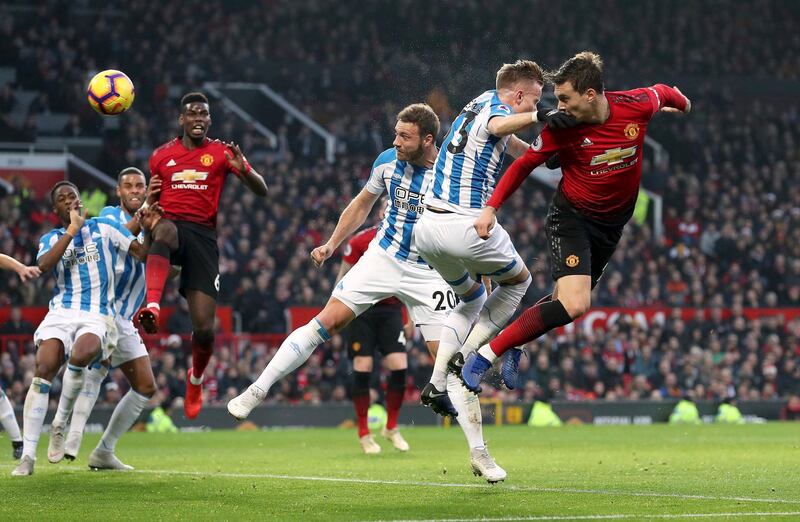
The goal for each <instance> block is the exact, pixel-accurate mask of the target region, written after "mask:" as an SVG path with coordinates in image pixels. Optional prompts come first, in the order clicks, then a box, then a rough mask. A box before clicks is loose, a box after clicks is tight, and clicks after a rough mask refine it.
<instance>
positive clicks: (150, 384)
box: [89, 335, 156, 470]
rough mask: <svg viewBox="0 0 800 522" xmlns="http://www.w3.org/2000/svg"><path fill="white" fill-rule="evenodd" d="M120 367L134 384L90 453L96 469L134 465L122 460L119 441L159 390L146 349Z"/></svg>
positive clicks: (91, 461)
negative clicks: (117, 449) (118, 449)
mask: <svg viewBox="0 0 800 522" xmlns="http://www.w3.org/2000/svg"><path fill="white" fill-rule="evenodd" d="M137 337H138V335H137ZM142 348H144V345H142ZM119 369H120V370H122V373H123V374H125V378H126V379H128V382H129V383H130V384H131V389H130V390H128V393H126V394H125V396H124V397H123V398H122V400H120V401H119V404H117V406H116V408H114V413H112V414H111V420H109V421H108V426H106V430H105V431H104V432H103V436H102V437H101V438H100V442H99V443H98V444H97V447H96V448H95V449H94V451H92V453H91V454H90V455H89V467H90V468H92V469H117V470H130V469H133V467H132V466H128V465H127V464H124V463H122V462H121V461H120V460H119V459H118V458H117V457H116V455H115V450H116V446H117V441H118V440H119V438H120V437H121V436H122V435H123V434H124V433H125V432H127V431H128V430H129V429H130V428H131V426H133V423H134V422H136V419H138V418H139V414H141V413H142V410H143V409H144V407H145V406H146V405H147V402H148V401H149V400H150V398H151V397H152V396H153V395H154V394H155V392H156V379H155V377H154V376H153V369H152V366H151V364H150V357H149V356H148V355H147V353H146V351H145V353H144V354H142V355H141V356H140V357H137V358H135V359H132V360H128V361H125V362H124V363H122V364H120V365H119Z"/></svg>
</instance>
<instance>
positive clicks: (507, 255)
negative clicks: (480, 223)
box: [414, 211, 525, 282]
mask: <svg viewBox="0 0 800 522" xmlns="http://www.w3.org/2000/svg"><path fill="white" fill-rule="evenodd" d="M475 219H476V218H475V217H474V216H466V215H462V214H437V213H435V212H430V211H426V212H425V213H423V214H422V216H421V217H420V219H419V221H418V222H417V224H416V225H415V226H414V241H416V244H417V250H418V251H419V253H420V255H421V256H422V257H423V258H424V259H425V261H427V262H428V263H429V264H430V265H431V266H432V267H433V268H435V269H436V270H437V271H438V272H439V274H441V276H442V277H443V278H444V279H445V280H446V281H450V282H455V281H458V280H462V281H463V277H464V275H465V274H469V275H470V276H471V277H474V278H475V279H476V280H478V281H480V276H482V275H484V276H488V277H490V278H491V279H492V280H493V281H496V282H502V281H505V280H508V279H511V278H512V277H516V276H518V275H519V274H520V272H522V270H523V269H524V268H525V263H524V262H523V261H522V258H521V257H520V255H519V254H518V253H517V250H516V249H515V248H514V245H513V244H512V243H511V238H510V237H509V236H508V232H506V230H505V229H504V228H503V227H502V226H500V223H495V226H494V228H493V229H492V232H491V234H490V235H489V238H488V239H481V238H480V237H479V236H478V233H477V232H476V231H475V227H474V226H473V224H474V223H475Z"/></svg>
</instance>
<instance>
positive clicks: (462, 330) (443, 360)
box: [431, 286, 486, 390]
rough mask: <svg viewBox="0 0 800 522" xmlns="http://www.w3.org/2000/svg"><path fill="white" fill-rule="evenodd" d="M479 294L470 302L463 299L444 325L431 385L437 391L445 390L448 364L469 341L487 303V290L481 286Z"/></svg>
mask: <svg viewBox="0 0 800 522" xmlns="http://www.w3.org/2000/svg"><path fill="white" fill-rule="evenodd" d="M477 292H479V293H478V295H477V296H475V297H473V299H471V300H469V301H464V300H463V299H462V300H461V302H459V303H458V305H456V307H455V308H454V309H453V311H452V312H450V314H449V315H448V316H447V319H445V321H444V324H443V325H442V335H441V338H440V339H439V348H438V350H437V352H436V360H435V361H434V363H433V374H432V375H431V384H433V385H434V386H435V387H436V389H437V390H443V389H444V388H445V385H446V376H447V362H448V361H449V360H450V357H452V356H453V354H454V353H456V352H457V351H459V350H460V349H461V346H462V345H463V344H464V341H466V339H467V335H468V334H469V330H470V328H472V323H474V322H475V319H477V318H478V314H479V313H480V311H481V308H482V307H483V304H484V303H485V302H486V289H485V288H484V287H483V286H481V287H480V289H479V290H478V291H477Z"/></svg>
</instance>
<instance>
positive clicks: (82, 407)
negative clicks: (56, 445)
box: [59, 366, 108, 456]
mask: <svg viewBox="0 0 800 522" xmlns="http://www.w3.org/2000/svg"><path fill="white" fill-rule="evenodd" d="M84 374H85V379H84V382H83V389H81V392H80V393H79V394H78V398H77V399H75V405H74V406H73V407H72V419H71V421H70V423H69V434H70V435H72V434H73V433H77V436H78V437H79V438H80V437H83V429H84V428H85V427H86V421H87V420H89V415H90V414H91V413H92V408H94V403H95V402H97V396H98V395H100V385H101V384H103V380H104V379H105V378H106V375H108V368H106V367H105V366H100V367H99V368H88V369H87V370H86V371H85V372H84ZM59 403H60V401H59ZM72 436H73V437H74V436H75V435H72ZM67 438H68V439H69V437H67ZM74 449H75V450H76V451H77V449H78V448H74ZM73 456H74V455H73Z"/></svg>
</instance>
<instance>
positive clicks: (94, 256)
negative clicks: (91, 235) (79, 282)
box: [61, 243, 100, 268]
mask: <svg viewBox="0 0 800 522" xmlns="http://www.w3.org/2000/svg"><path fill="white" fill-rule="evenodd" d="M61 259H62V261H63V263H64V268H71V267H73V266H78V265H85V264H87V263H97V262H99V261H100V252H99V251H98V249H97V244H95V243H86V244H85V245H84V246H82V247H70V248H68V249H66V250H65V251H64V255H63V256H62V258H61Z"/></svg>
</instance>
